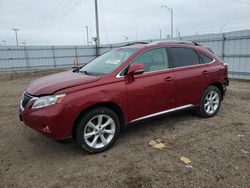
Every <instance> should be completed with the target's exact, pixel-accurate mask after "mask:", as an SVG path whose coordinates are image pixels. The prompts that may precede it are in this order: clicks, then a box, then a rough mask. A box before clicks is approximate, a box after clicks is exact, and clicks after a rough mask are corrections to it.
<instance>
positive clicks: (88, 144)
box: [76, 107, 120, 153]
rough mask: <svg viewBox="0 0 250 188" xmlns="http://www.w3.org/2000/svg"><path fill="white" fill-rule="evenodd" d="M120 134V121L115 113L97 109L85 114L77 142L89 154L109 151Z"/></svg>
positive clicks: (77, 134)
mask: <svg viewBox="0 0 250 188" xmlns="http://www.w3.org/2000/svg"><path fill="white" fill-rule="evenodd" d="M119 133H120V121H119V118H118V116H117V115H116V113H115V112H113V111H112V110H111V109H109V108H106V107H96V108H94V109H92V110H90V111H88V112H87V113H85V114H84V115H83V116H82V117H81V119H80V121H79V122H78V124H77V129H76V141H77V143H78V144H79V145H80V146H81V147H83V148H84V149H85V150H86V151H87V152H89V153H100V152H103V151H105V150H107V149H109V148H110V147H111V146H112V145H113V144H114V142H115V141H116V139H117V137H118V136H119Z"/></svg>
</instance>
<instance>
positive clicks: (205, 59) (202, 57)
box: [197, 52, 213, 63]
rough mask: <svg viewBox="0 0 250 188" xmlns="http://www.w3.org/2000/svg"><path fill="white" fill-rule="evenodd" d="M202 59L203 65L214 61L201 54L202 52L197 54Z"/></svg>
mask: <svg viewBox="0 0 250 188" xmlns="http://www.w3.org/2000/svg"><path fill="white" fill-rule="evenodd" d="M197 53H198V54H199V56H200V58H201V63H211V62H212V61H213V59H212V58H210V57H208V56H207V55H205V54H203V53H201V52H197Z"/></svg>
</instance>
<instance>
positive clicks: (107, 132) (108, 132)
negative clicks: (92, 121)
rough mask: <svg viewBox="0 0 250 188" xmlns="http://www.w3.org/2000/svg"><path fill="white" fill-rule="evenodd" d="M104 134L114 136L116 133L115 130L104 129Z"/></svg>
mask: <svg viewBox="0 0 250 188" xmlns="http://www.w3.org/2000/svg"><path fill="white" fill-rule="evenodd" d="M103 133H106V134H109V135H114V134H115V131H114V130H106V129H104V130H103Z"/></svg>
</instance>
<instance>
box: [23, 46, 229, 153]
mask: <svg viewBox="0 0 250 188" xmlns="http://www.w3.org/2000/svg"><path fill="white" fill-rule="evenodd" d="M226 86H228V67H227V65H226V64H225V63H223V62H222V61H221V60H220V59H219V58H218V57H217V56H216V55H215V54H214V53H213V52H212V51H211V50H209V49H207V48H205V47H202V46H200V45H198V44H196V43H191V42H158V43H157V42H155V43H150V44H134V45H128V46H124V47H122V48H119V49H114V50H111V51H109V52H107V53H105V54H104V55H101V56H99V57H98V58H96V59H94V60H93V61H91V62H90V63H88V64H86V65H85V66H82V67H80V68H77V69H76V70H73V71H66V72H62V73H58V74H54V75H50V76H46V77H43V78H40V79H38V80H35V81H33V82H31V83H30V84H29V85H28V87H27V88H26V89H25V92H24V94H23V97H22V100H21V104H20V119H21V120H23V121H24V123H25V124H26V125H27V126H29V127H31V128H33V129H35V130H37V131H39V132H41V133H42V134H44V135H46V136H49V137H51V138H53V139H55V140H62V139H67V138H74V139H75V140H76V141H77V143H78V144H79V145H80V146H82V147H83V148H84V149H85V150H87V151H88V152H91V153H98V152H102V151H104V150H106V149H108V148H109V147H110V146H111V145H112V144H114V142H115V140H116V139H117V137H118V135H119V133H120V131H121V130H122V129H123V128H124V127H126V125H130V124H131V123H133V122H136V121H139V120H143V119H146V118H150V117H154V116H158V115H162V114H165V113H169V112H173V111H177V110H182V109H186V108H192V107H193V108H196V110H197V112H198V114H199V115H200V116H201V117H205V118H208V117H213V116H214V115H216V113H217V112H218V110H219V108H220V105H221V101H222V100H223V96H224V94H225V92H226Z"/></svg>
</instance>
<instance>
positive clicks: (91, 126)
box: [87, 121, 96, 130]
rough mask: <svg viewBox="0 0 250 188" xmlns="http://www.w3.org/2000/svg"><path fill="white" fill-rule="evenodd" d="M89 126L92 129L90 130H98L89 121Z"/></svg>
mask: <svg viewBox="0 0 250 188" xmlns="http://www.w3.org/2000/svg"><path fill="white" fill-rule="evenodd" d="M87 126H88V127H90V128H92V129H93V130H95V129H96V126H95V125H94V124H93V123H92V122H91V121H89V122H88V123H87Z"/></svg>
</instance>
